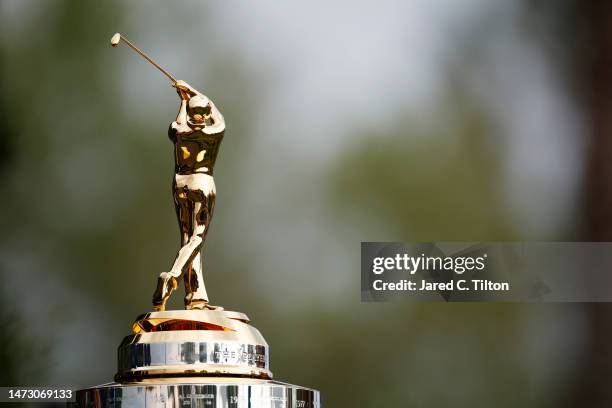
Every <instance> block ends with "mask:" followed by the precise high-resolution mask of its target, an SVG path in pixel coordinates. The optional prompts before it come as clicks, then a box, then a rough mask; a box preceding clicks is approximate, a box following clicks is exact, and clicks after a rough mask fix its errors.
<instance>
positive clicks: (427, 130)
mask: <svg viewBox="0 0 612 408" xmlns="http://www.w3.org/2000/svg"><path fill="white" fill-rule="evenodd" d="M452 95H456V96H454V97H453V98H452V99H451V100H450V101H449V106H457V107H462V108H455V109H454V111H453V113H452V114H451V115H441V116H442V117H448V116H451V117H453V120H451V121H450V123H448V124H447V125H446V124H445V123H443V122H442V123H441V124H438V125H435V124H432V125H430V126H429V127H427V126H428V124H421V123H419V121H416V120H413V121H410V120H409V119H408V118H403V119H402V120H399V121H398V123H395V124H392V125H391V126H388V127H387V128H386V130H383V131H382V132H381V131H380V130H378V129H372V130H371V131H370V132H369V133H367V134H366V135H365V136H362V137H361V139H363V140H364V141H365V142H364V143H361V144H357V145H356V146H354V147H353V148H352V149H350V150H349V151H348V152H347V154H346V155H345V157H343V158H342V159H341V160H340V161H339V162H338V163H337V168H336V171H335V174H334V176H333V177H334V179H335V180H337V181H336V184H333V185H332V186H331V187H332V188H331V193H332V194H334V193H335V195H336V197H337V198H338V202H339V205H340V206H341V207H343V208H350V209H353V210H360V211H361V216H362V217H364V218H365V219H366V221H367V220H368V218H370V219H372V220H373V221H374V222H376V223H384V224H385V225H386V226H387V228H388V229H389V230H391V231H393V232H394V235H393V236H394V239H396V240H397V241H424V242H427V241H442V240H448V241H453V240H457V241H487V240H489V241H493V240H500V241H501V240H510V239H512V238H515V237H516V236H517V231H516V230H515V229H514V228H513V227H512V225H511V224H510V222H509V215H508V213H507V211H506V208H504V206H503V200H502V196H501V192H502V191H501V188H500V186H499V184H500V176H501V174H500V170H499V168H498V166H499V160H498V158H497V154H496V153H497V152H496V151H495V150H494V149H493V148H492V147H493V145H494V142H493V141H492V140H491V136H490V135H492V134H495V133H496V132H495V129H493V128H492V126H490V125H489V124H488V122H487V118H486V116H484V114H481V113H480V112H479V111H478V110H477V109H469V108H470V107H471V106H474V103H472V102H471V101H470V100H467V99H466V98H460V95H459V94H456V93H453V94H452ZM444 125H446V126H444Z"/></svg>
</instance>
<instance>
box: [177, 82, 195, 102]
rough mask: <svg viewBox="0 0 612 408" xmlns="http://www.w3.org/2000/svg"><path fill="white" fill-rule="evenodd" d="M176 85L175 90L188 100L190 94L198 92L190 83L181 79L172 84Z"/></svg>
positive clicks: (193, 94)
mask: <svg viewBox="0 0 612 408" xmlns="http://www.w3.org/2000/svg"><path fill="white" fill-rule="evenodd" d="M174 86H175V87H176V91H177V92H178V94H179V96H180V97H181V99H183V100H185V101H188V100H189V99H191V97H192V96H195V95H197V94H198V91H196V90H195V88H193V87H192V86H191V85H189V84H188V83H187V82H185V81H183V80H179V81H176V83H175V84H174Z"/></svg>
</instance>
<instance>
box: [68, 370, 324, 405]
mask: <svg viewBox="0 0 612 408" xmlns="http://www.w3.org/2000/svg"><path fill="white" fill-rule="evenodd" d="M74 405H75V406H78V407H83V408H89V407H92V408H93V407H95V408H98V407H99V408H111V407H112V408H140V407H166V408H175V407H177V408H178V407H190V408H191V407H203V408H320V407H321V402H320V398H319V392H318V391H316V390H312V389H309V388H304V387H299V386H296V385H291V384H285V383H281V382H278V381H271V380H257V379H248V378H214V377H213V378H206V379H204V378H203V379H201V380H200V381H198V380H197V379H193V378H175V379H172V380H171V381H170V380H167V379H160V380H147V381H146V382H141V383H132V384H118V383H110V384H104V385H100V386H98V387H95V388H88V389H84V390H80V391H78V392H77V394H76V403H75V404H74Z"/></svg>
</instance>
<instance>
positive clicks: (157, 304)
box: [153, 272, 178, 312]
mask: <svg viewBox="0 0 612 408" xmlns="http://www.w3.org/2000/svg"><path fill="white" fill-rule="evenodd" d="M177 287H178V281H177V280H176V278H175V277H174V276H172V275H170V274H169V273H168V272H162V273H161V275H159V278H158V279H157V288H156V289H155V293H154V294H153V309H154V310H155V311H156V312H163V311H164V310H166V302H167V301H168V299H169V298H170V295H171V294H172V292H174V290H175V289H176V288H177Z"/></svg>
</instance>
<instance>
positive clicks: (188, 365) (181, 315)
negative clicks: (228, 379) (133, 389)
mask: <svg viewBox="0 0 612 408" xmlns="http://www.w3.org/2000/svg"><path fill="white" fill-rule="evenodd" d="M132 330H133V332H134V333H135V334H132V335H130V336H127V337H125V338H124V339H123V342H122V343H121V345H120V346H119V350H118V353H119V371H118V372H117V375H116V376H115V380H116V381H122V380H128V381H129V380H132V379H136V378H147V377H148V378H150V377H156V376H163V375H165V376H167V375H180V374H184V373H185V372H186V371H188V372H189V373H190V375H192V376H202V375H241V376H249V377H256V378H272V372H271V371H270V361H269V360H270V359H269V355H270V352H269V350H268V343H266V340H265V339H264V338H263V336H262V335H261V333H259V330H257V329H256V328H254V327H253V326H251V325H250V324H249V318H248V317H247V316H246V315H245V314H244V313H238V312H230V311H226V310H173V311H164V312H151V313H146V314H144V315H142V316H139V317H138V319H136V322H134V325H133V327H132Z"/></svg>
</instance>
